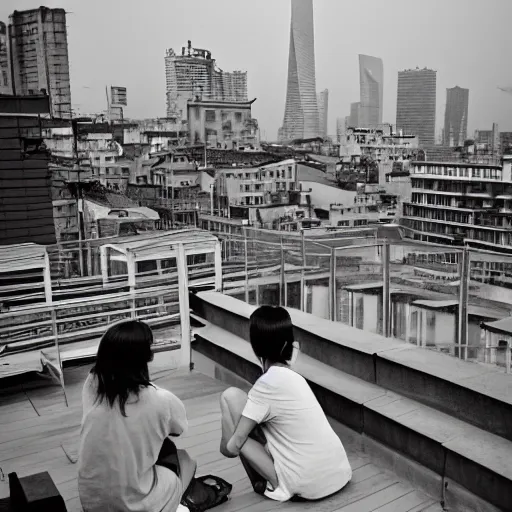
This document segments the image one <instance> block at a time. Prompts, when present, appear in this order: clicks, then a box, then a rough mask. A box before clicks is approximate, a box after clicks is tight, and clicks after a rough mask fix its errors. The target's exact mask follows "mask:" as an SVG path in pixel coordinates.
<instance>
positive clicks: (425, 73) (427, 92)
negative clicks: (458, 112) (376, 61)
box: [396, 68, 437, 147]
mask: <svg viewBox="0 0 512 512" xmlns="http://www.w3.org/2000/svg"><path fill="white" fill-rule="evenodd" d="M436 78H437V72H436V71H434V70H432V69H427V68H424V69H419V68H416V69H407V70H405V71H399V72H398V94H397V105H396V127H397V130H402V131H403V132H405V133H406V134H410V135H417V136H418V140H419V144H420V147H422V146H433V145H434V144H435V136H436Z"/></svg>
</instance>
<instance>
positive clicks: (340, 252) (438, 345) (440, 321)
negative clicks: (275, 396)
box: [215, 230, 512, 373]
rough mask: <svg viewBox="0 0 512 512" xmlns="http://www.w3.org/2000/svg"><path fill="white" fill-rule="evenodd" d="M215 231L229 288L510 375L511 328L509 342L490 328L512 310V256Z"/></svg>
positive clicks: (410, 244) (248, 298)
mask: <svg viewBox="0 0 512 512" xmlns="http://www.w3.org/2000/svg"><path fill="white" fill-rule="evenodd" d="M215 235H216V236H218V237H219V239H221V241H222V257H223V267H224V291H225V293H229V294H232V295H234V296H236V297H238V298H240V299H242V300H245V301H246V302H249V303H251V304H254V305H259V304H263V303H270V304H273V305H282V306H290V307H294V308H297V309H301V310H303V311H306V312H308V313H313V314H316V315H318V316H321V317H323V318H327V319H330V320H332V321H338V322H343V323H346V324H348V325H351V326H353V327H358V328H361V329H364V330H368V331H369V332H374V333H378V334H381V335H383V336H385V337H393V338H396V339H401V340H402V341H404V342H408V343H414V344H417V345H418V346H419V347H422V348H428V349H433V350H438V351H440V352H444V353H447V354H449V355H451V356H454V357H458V358H461V359H465V360H468V361H476V362H480V363H485V364H491V365H494V366H498V367H501V368H504V369H505V371H506V372H507V373H510V371H511V368H510V366H511V364H510V346H511V344H512V333H511V334H510V339H508V337H507V334H506V333H502V334H499V333H495V332H494V331H493V330H492V329H487V328H486V326H485V325H484V324H488V323H492V322H493V321H497V320H500V319H503V318H507V317H509V316H511V314H512V307H510V306H509V305H508V304H510V303H512V300H511V301H509V299H508V298H507V297H508V295H509V294H510V296H511V298H512V290H511V289H510V288H508V287H506V286H504V285H506V283H507V279H508V273H509V269H508V266H507V265H508V264H507V262H510V265H511V268H510V274H511V277H512V257H506V256H504V257H503V258H501V256H500V257H498V258H497V257H496V254H492V253H488V252H487V251H479V250H474V249H469V248H458V247H442V246H432V245H426V244H419V243H417V242H413V241H399V242H396V243H390V242H389V241H388V240H376V239H375V238H374V239H368V238H364V237H358V238H356V237H354V238H339V239H336V237H334V238H331V239H328V240H321V239H320V240H319V239H316V240H311V239H309V238H308V237H305V236H304V235H303V234H302V236H296V235H295V236H289V235H288V234H286V233H285V234H281V233H278V232H275V234H274V235H273V241H270V240H268V237H267V239H266V240H265V239H262V238H264V236H263V235H264V234H261V233H260V235H261V236H260V237H258V238H256V237H255V235H254V233H251V232H250V231H249V230H247V231H246V233H245V234H237V235H235V234H230V233H224V232H215ZM338 244H340V245H342V246H341V247H340V246H338ZM500 258H501V259H500ZM500 261H501V263H500ZM496 265H497V266H498V267H499V268H498V270H496V269H495V267H496ZM493 269H494V270H493ZM235 270H237V271H238V272H235ZM228 275H229V277H228ZM511 282H512V279H511ZM500 284H501V286H500ZM402 305H407V306H408V308H409V309H408V311H407V312H404V311H402V309H403V308H401V306H402ZM401 324H405V327H404V326H402V327H401ZM412 329H415V330H417V331H418V333H419V334H418V335H414V336H413V335H411V334H410V331H411V330H412ZM407 331H409V335H404V333H406V332H407ZM430 338H432V339H430ZM502 338H504V339H502ZM427 342H428V343H427Z"/></svg>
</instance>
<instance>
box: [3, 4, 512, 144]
mask: <svg viewBox="0 0 512 512" xmlns="http://www.w3.org/2000/svg"><path fill="white" fill-rule="evenodd" d="M42 3H43V1H42V0H1V1H0V20H4V21H6V22H7V21H8V16H9V14H10V13H12V11H14V9H18V10H24V9H31V8H36V7H38V6H39V5H41V4H42ZM45 5H47V6H48V7H63V8H65V9H66V11H67V12H68V17H67V22H68V42H69V56H70V66H71V87H72V102H73V105H74V107H75V108H78V109H79V110H80V111H81V112H82V113H90V112H97V111H100V110H103V109H105V108H106V99H105V85H107V84H108V85H120V86H126V87H127V88H128V108H127V109H126V111H125V115H126V116H127V117H134V118H144V117H157V116H160V117H162V116H164V115H165V68H164V56H165V50H166V48H174V49H175V50H177V51H181V50H180V49H181V47H182V46H185V45H186V42H187V40H188V39H191V40H192V44H193V46H195V47H199V48H206V49H209V50H211V51H212V54H213V57H214V58H215V59H216V60H217V64H218V66H219V67H220V68H222V69H224V70H225V71H232V70H235V69H242V70H246V71H248V82H249V96H250V97H251V98H257V101H256V102H255V104H254V105H253V116H254V117H256V118H258V120H259V122H260V127H261V130H262V135H263V136H264V137H265V136H266V138H268V139H271V138H274V137H275V136H276V134H277V128H278V127H279V126H280V125H281V124H282V120H283V114H284V103H285V94H286V77H287V66H288V46H289V24H290V1H289V0H180V1H177V0H47V1H46V4H45ZM314 8H315V41H316V42H315V45H316V46H315V53H316V79H317V89H318V90H321V89H324V88H327V89H329V93H330V97H329V132H330V133H334V132H335V123H336V117H339V116H340V117H344V116H346V115H348V114H349V105H350V103H351V102H354V101H359V72H358V54H359V53H364V54H368V55H374V56H376V57H380V58H382V59H383V61H384V77H385V83H384V116H383V117H384V121H386V122H391V123H394V122H395V117H396V85H397V72H398V71H399V70H401V69H406V68H415V67H416V66H419V67H425V66H426V67H430V68H433V69H436V70H437V106H438V107H437V123H436V124H437V126H438V128H439V127H441V126H442V124H443V119H444V105H445V102H446V88H447V87H453V86H455V85H459V86H460V87H467V88H469V90H470V93H469V134H472V133H473V130H474V129H475V128H481V129H489V128H490V127H491V123H492V122H493V121H494V122H497V123H499V127H500V130H511V131H512V95H507V94H505V93H503V92H501V91H499V90H498V89H497V86H498V85H500V86H512V66H511V64H510V63H511V49H512V30H511V29H510V20H511V19H512V0H486V1H482V0H387V1H383V0H365V1H363V2H356V1H353V0H352V1H348V0H314Z"/></svg>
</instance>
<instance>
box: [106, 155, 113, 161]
mask: <svg viewBox="0 0 512 512" xmlns="http://www.w3.org/2000/svg"><path fill="white" fill-rule="evenodd" d="M112 160H114V157H113V156H106V157H105V162H112Z"/></svg>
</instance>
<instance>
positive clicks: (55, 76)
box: [9, 7, 71, 119]
mask: <svg viewBox="0 0 512 512" xmlns="http://www.w3.org/2000/svg"><path fill="white" fill-rule="evenodd" d="M9 39H10V49H11V69H12V78H13V80H12V86H13V92H14V94H15V95H34V94H41V92H43V93H44V94H47V95H48V96H49V99H50V112H51V115H52V117H55V118H61V119H70V118H71V87H70V80H69V57H68V41H67V30H66V12H65V11H64V9H49V8H47V7H39V8H38V9H32V10H29V11H14V12H13V13H12V14H11V16H10V24H9Z"/></svg>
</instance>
